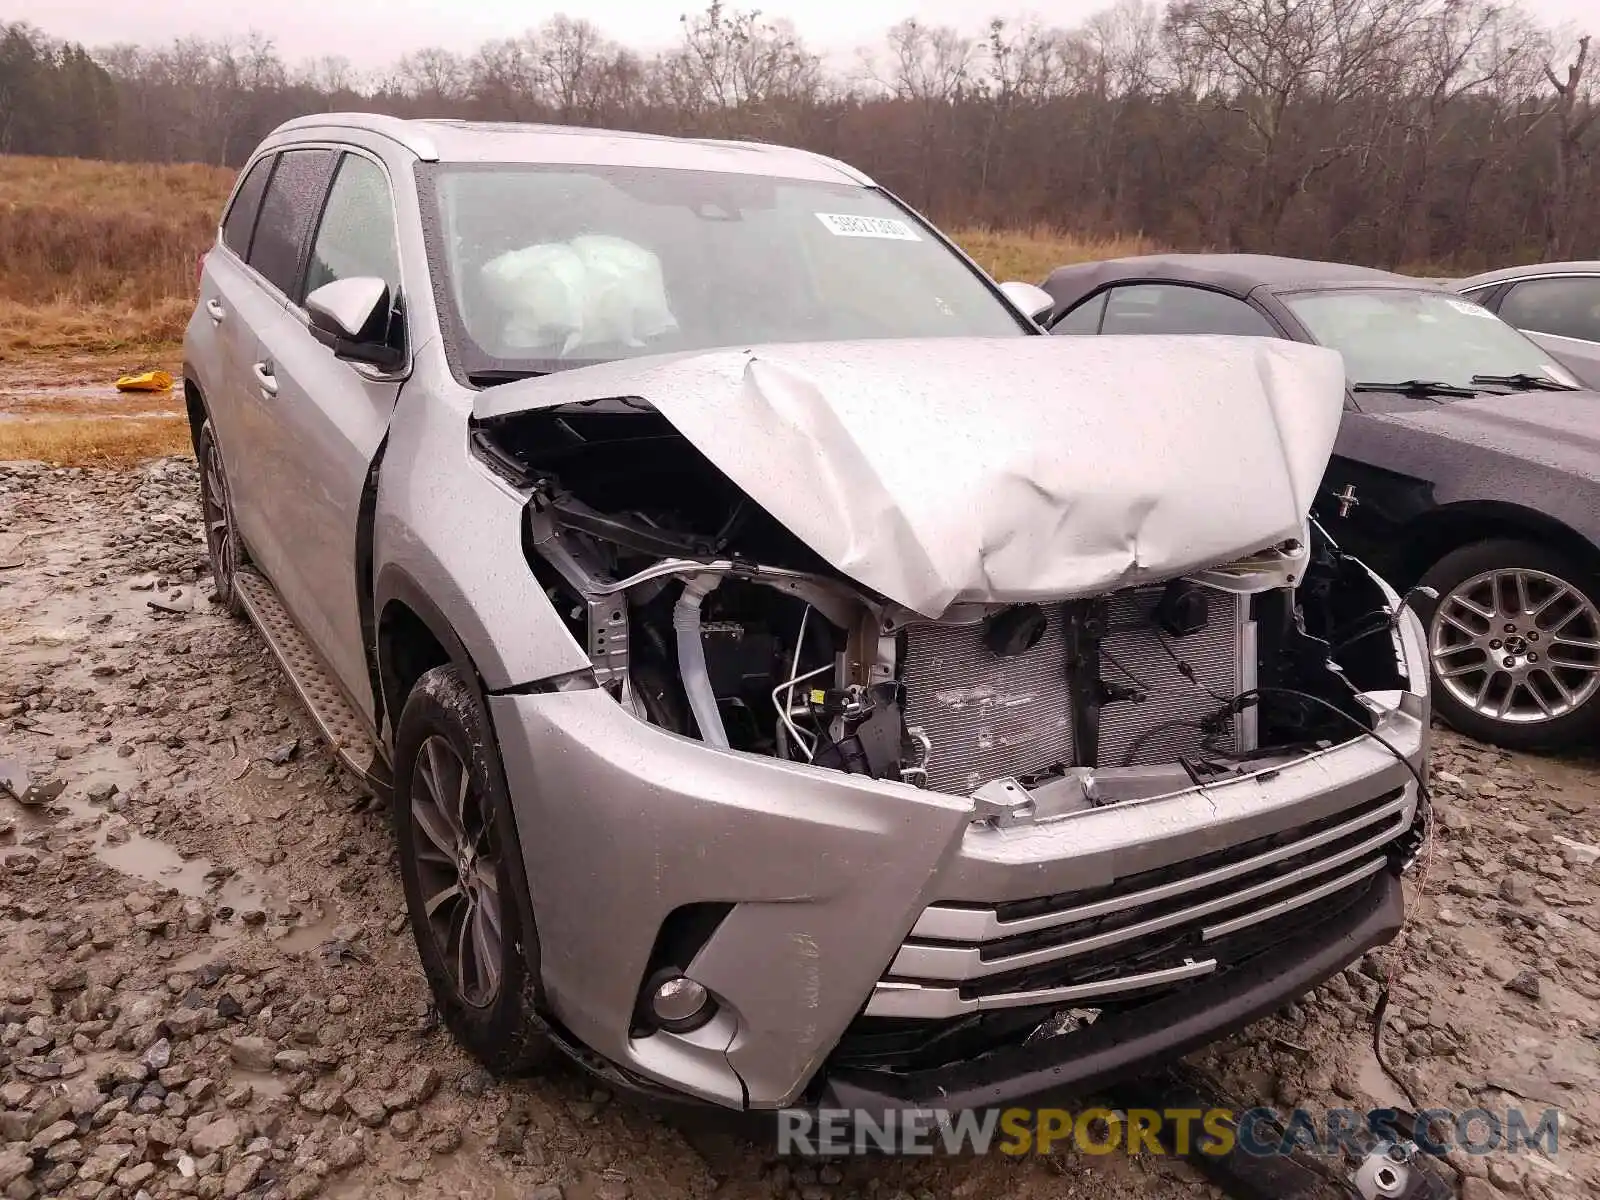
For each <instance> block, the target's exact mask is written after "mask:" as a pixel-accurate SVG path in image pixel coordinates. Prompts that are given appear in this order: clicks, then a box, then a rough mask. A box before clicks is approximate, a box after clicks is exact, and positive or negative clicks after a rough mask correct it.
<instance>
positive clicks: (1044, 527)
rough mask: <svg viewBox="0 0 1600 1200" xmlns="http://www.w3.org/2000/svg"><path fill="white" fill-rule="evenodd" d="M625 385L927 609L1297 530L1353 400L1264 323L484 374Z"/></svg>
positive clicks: (1047, 591)
mask: <svg viewBox="0 0 1600 1200" xmlns="http://www.w3.org/2000/svg"><path fill="white" fill-rule="evenodd" d="M613 397H631V398H637V399H641V400H644V401H646V402H648V403H649V404H650V405H652V406H653V407H654V408H656V409H657V410H658V411H659V412H660V413H661V414H662V415H663V416H664V417H665V418H666V419H667V420H668V421H670V422H671V423H672V424H673V425H674V426H675V427H676V428H677V429H678V430H679V431H680V432H681V433H682V434H683V435H684V437H686V438H687V439H688V440H689V441H690V442H691V443H693V444H694V446H695V447H696V448H697V449H698V450H699V451H700V452H701V453H702V454H704V455H705V456H706V457H707V458H708V459H710V460H711V462H712V463H714V464H715V465H716V466H717V468H718V469H719V470H721V471H722V472H723V473H724V474H726V475H727V476H728V477H729V478H730V479H731V480H732V481H733V482H734V483H736V484H737V485H738V486H739V487H740V488H742V489H743V490H744V491H745V492H746V493H747V494H748V495H749V496H750V497H751V498H752V499H753V500H755V501H756V502H758V503H759V504H761V505H762V506H763V507H764V508H766V509H767V511H769V512H770V513H772V515H773V516H774V517H776V518H777V519H778V520H779V521H781V522H783V524H784V525H786V526H787V527H788V528H789V529H790V530H791V531H792V532H793V533H794V534H795V535H796V536H798V537H799V538H800V539H801V540H803V541H804V542H806V543H807V544H808V545H809V546H811V548H812V549H814V550H815V551H816V552H817V553H818V554H820V555H821V556H822V557H823V558H824V559H826V560H827V561H828V562H830V563H832V564H833V565H834V566H835V567H837V568H838V569H839V570H840V571H842V572H844V573H845V574H847V575H849V576H850V577H852V578H854V579H855V580H857V581H858V582H860V583H862V584H864V585H865V586H867V587H870V588H872V589H874V590H876V591H877V592H879V593H880V594H882V595H884V596H886V597H888V598H889V599H891V600H894V601H898V602H899V603H901V604H904V605H905V606H907V607H908V608H911V609H914V610H915V611H917V612H919V613H922V614H923V615H925V616H928V617H936V616H938V615H939V614H941V613H942V612H943V611H944V610H945V609H946V608H947V607H948V606H949V605H950V604H951V603H954V602H958V601H968V602H990V603H996V602H1004V603H1014V602H1019V601H1025V600H1048V599H1069V598H1073V597H1081V596H1090V595H1096V594H1099V593H1103V592H1107V591H1111V590H1114V589H1117V588H1121V587H1125V586H1130V585H1134V584H1138V583H1142V582H1149V581H1155V580H1162V579H1171V578H1174V577H1176V576H1179V575H1182V574H1185V573H1188V572H1191V571H1195V570H1199V569H1201V568H1204V567H1210V566H1215V565H1217V564H1220V563H1222V562H1225V561H1228V560H1230V559H1233V558H1236V557H1238V556H1241V555H1244V554H1249V553H1253V552H1254V551H1257V550H1260V549H1263V548H1265V547H1267V546H1271V545H1273V544H1275V543H1278V542H1281V541H1284V540H1287V539H1290V538H1299V537H1301V536H1302V534H1303V530H1304V521H1305V517H1306V513H1307V512H1308V510H1309V509H1310V507H1311V502H1312V498H1313V496H1314V495H1315V492H1316V488H1317V484H1318V482H1319V480H1320V479H1321V477H1322V473H1323V471H1324V470H1325V468H1326V467H1327V462H1328V456H1329V454H1330V453H1331V451H1332V447H1333V442H1334V437H1335V434H1336V432H1337V430H1338V426H1339V419H1340V415H1341V412H1342V409H1343V401H1344V370H1343V365H1342V362H1341V360H1340V358H1339V356H1338V355H1337V354H1336V353H1334V352H1332V351H1329V350H1324V349H1320V348H1317V347H1312V346H1303V345H1297V344H1294V343H1291V342H1286V341H1274V340H1270V339H1266V338H1237V339H1235V338H1221V337H1196V336H1183V337H1155V336H1140V337H1126V338H1118V337H1099V338H1065V337H1017V338H934V339H916V340H910V339H906V340H884V341H852V342H836V343H806V344H784V345H773V346H760V347H754V348H750V349H739V350H718V351H712V352H706V353H697V354H686V355H671V356H663V357H658V358H650V359H635V360H624V361H620V362H615V363H607V364H603V365H600V366H595V367H585V368H579V369H577V370H572V371H566V372H560V373H557V374H553V375H549V376H545V377H543V378H540V379H533V380H528V381H525V382H521V383H515V384H509V385H506V386H503V387H498V388H494V389H491V390H489V391H486V392H484V393H483V394H481V395H480V396H479V397H478V398H477V402H476V405H475V408H474V415H475V416H476V417H478V418H484V419H487V418H492V417H496V416H504V415H507V414H509V413H514V412H520V411H527V410H530V409H538V408H547V407H552V406H555V405H559V404H570V403H574V402H577V401H584V400H595V399H605V398H613Z"/></svg>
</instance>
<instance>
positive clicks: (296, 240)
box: [250, 150, 335, 300]
mask: <svg viewBox="0 0 1600 1200" xmlns="http://www.w3.org/2000/svg"><path fill="white" fill-rule="evenodd" d="M334 158H335V154H334V152H333V151H332V150H285V151H284V152H283V153H282V154H280V155H278V167H277V170H275V171H273V172H272V179H271V180H270V181H269V182H268V184H267V191H266V195H265V196H263V197H262V200H261V218H260V220H258V221H257V222H256V235H255V237H254V238H253V239H252V240H251V242H250V265H251V266H252V267H254V268H255V269H256V270H257V271H259V272H261V275H262V277H263V278H265V279H266V280H267V281H268V282H269V283H271V284H272V285H273V286H274V287H276V288H277V289H278V290H279V291H280V292H282V293H283V294H284V295H285V296H288V297H289V298H290V299H291V300H298V299H299V298H300V297H299V295H298V294H297V293H298V290H299V283H300V264H301V263H302V262H303V261H304V260H305V250H306V241H307V239H308V238H309V237H310V235H311V227H312V226H313V225H315V224H316V221H317V211H318V210H319V209H320V208H321V207H322V197H323V195H324V194H325V193H326V192H327V190H328V177H329V176H330V175H331V174H333V163H334Z"/></svg>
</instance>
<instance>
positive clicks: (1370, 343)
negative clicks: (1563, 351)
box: [1281, 289, 1574, 390]
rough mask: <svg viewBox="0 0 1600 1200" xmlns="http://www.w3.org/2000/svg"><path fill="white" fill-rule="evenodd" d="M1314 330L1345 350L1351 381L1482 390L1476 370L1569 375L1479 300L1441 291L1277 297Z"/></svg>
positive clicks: (1561, 379) (1561, 378) (1565, 379)
mask: <svg viewBox="0 0 1600 1200" xmlns="http://www.w3.org/2000/svg"><path fill="white" fill-rule="evenodd" d="M1281 299H1282V300H1283V302H1284V304H1286V305H1287V306H1288V307H1289V309H1290V311H1292V312H1293V313H1294V315H1295V316H1296V317H1298V318H1299V319H1300V323H1301V324H1302V325H1304V326H1305V327H1306V329H1307V330H1308V331H1309V332H1310V334H1311V336H1312V337H1313V338H1315V339H1316V340H1317V341H1318V342H1320V343H1321V344H1322V345H1324V346H1327V347H1329V348H1330V349H1333V350H1337V351H1339V353H1340V354H1341V355H1343V356H1344V369H1345V374H1346V375H1347V376H1348V377H1349V380H1350V382H1351V384H1353V385H1360V384H1374V383H1403V382H1406V381H1409V380H1427V381H1430V382H1434V383H1443V384H1448V385H1451V386H1454V387H1460V388H1472V389H1477V390H1484V389H1482V388H1481V387H1480V385H1479V384H1478V383H1475V382H1474V377H1475V376H1485V375H1491V376H1508V375H1533V376H1542V377H1544V378H1546V379H1550V380H1554V381H1555V382H1557V383H1567V384H1570V383H1572V382H1574V381H1573V379H1572V376H1571V375H1570V374H1569V373H1568V372H1567V371H1566V370H1564V369H1563V368H1562V367H1561V366H1560V365H1559V364H1558V363H1556V361H1555V360H1554V359H1552V358H1551V357H1550V356H1549V355H1548V354H1546V353H1545V352H1544V350H1543V349H1541V348H1540V347H1539V346H1537V345H1535V344H1534V343H1533V342H1532V341H1530V340H1529V339H1528V338H1526V337H1524V336H1523V335H1522V334H1520V333H1518V332H1517V331H1516V330H1515V329H1513V328H1512V327H1511V326H1509V325H1507V324H1506V323H1505V322H1504V321H1502V320H1501V319H1500V318H1499V317H1497V316H1495V315H1494V314H1493V313H1492V312H1490V311H1489V310H1488V309H1486V308H1484V307H1483V306H1482V305H1479V304H1474V303H1473V302H1472V301H1471V300H1465V299H1463V298H1461V297H1460V296H1447V295H1443V294H1441V293H1438V292H1425V291H1420V290H1419V291H1414V292H1413V291H1403V290H1394V289H1382V290H1380V289H1373V290H1370V291H1359V290H1354V289H1352V290H1341V291H1333V292H1301V293H1298V294H1293V295H1285V296H1282V297H1281Z"/></svg>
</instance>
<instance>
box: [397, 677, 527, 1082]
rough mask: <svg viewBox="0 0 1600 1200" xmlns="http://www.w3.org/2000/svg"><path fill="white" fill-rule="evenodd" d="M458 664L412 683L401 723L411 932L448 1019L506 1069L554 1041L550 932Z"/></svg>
mask: <svg viewBox="0 0 1600 1200" xmlns="http://www.w3.org/2000/svg"><path fill="white" fill-rule="evenodd" d="M487 725H488V722H487V720H486V719H485V717H484V714H483V710H482V708H481V706H480V705H479V703H478V698H477V694H476V692H475V690H474V689H473V688H472V687H471V686H470V685H469V684H468V683H467V681H466V680H465V679H464V678H463V676H462V673H461V671H460V670H459V669H458V668H457V667H455V666H443V667H435V668H434V669H433V670H431V671H428V672H426V673H425V674H424V675H423V676H422V678H421V679H419V680H418V681H417V683H416V686H415V687H413V688H412V689H411V695H410V696H409V697H408V698H407V700H406V703H405V708H404V709H403V711H402V712H401V714H400V722H399V725H398V727H397V729H396V732H395V783H394V827H395V836H396V840H397V842H398V844H399V851H400V876H401V882H402V884H403V886H404V889H405V895H406V908H407V909H408V910H409V912H410V916H411V931H412V934H413V936H414V937H415V939H416V944H417V954H418V955H419V957H420V958H421V959H422V970H423V973H424V974H425V975H426V976H427V978H428V984H429V986H430V987H431V988H432V990H433V996H434V1002H435V1004H436V1005H437V1006H438V1009H439V1015H440V1018H441V1019H442V1020H443V1022H444V1024H445V1027H446V1028H447V1029H449V1030H450V1032H451V1033H452V1034H453V1035H454V1036H455V1038H456V1040H457V1041H459V1042H460V1043H461V1044H462V1045H463V1046H464V1047H465V1048H466V1049H467V1050H468V1052H469V1053H471V1054H472V1055H473V1056H474V1057H475V1058H477V1059H478V1060H479V1061H480V1062H482V1063H483V1064H484V1066H486V1067H487V1068H488V1069H489V1070H490V1071H492V1072H493V1073H495V1074H496V1075H502V1076H505V1075H516V1074H520V1073H523V1072H525V1071H528V1070H529V1069H531V1068H532V1067H534V1066H535V1065H537V1064H538V1063H539V1062H541V1061H542V1060H543V1059H544V1058H545V1057H546V1056H547V1055H548V1054H549V1051H550V1041H549V1038H548V1036H547V1034H546V1032H545V1026H544V1022H543V1021H541V1020H540V1018H539V1015H538V1013H539V1008H540V995H539V941H538V936H537V933H536V932H535V930H534V928H533V906H532V903H531V901H530V900H529V898H528V885H527V876H526V874H525V869H524V867H523V861H522V851H521V848H520V846H519V844H518V841H517V834H516V827H515V824H514V822H513V819H512V813H511V803H510V799H509V797H508V795H507V793H506V788H505V782H504V776H503V774H502V772H501V770H500V764H499V762H498V761H497V760H496V759H495V758H494V753H495V752H494V749H493V746H494V740H493V738H492V737H491V736H490V734H489V730H488V728H487Z"/></svg>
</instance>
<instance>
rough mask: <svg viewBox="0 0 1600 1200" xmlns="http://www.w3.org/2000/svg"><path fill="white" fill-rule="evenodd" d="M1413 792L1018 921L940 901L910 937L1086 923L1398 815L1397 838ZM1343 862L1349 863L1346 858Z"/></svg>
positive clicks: (965, 938) (989, 934)
mask: <svg viewBox="0 0 1600 1200" xmlns="http://www.w3.org/2000/svg"><path fill="white" fill-rule="evenodd" d="M1411 791H1412V788H1411V785H1407V787H1406V788H1405V789H1404V790H1402V791H1401V793H1400V794H1399V795H1398V796H1396V797H1395V798H1394V799H1393V800H1391V801H1390V802H1389V803H1387V804H1384V805H1382V806H1381V807H1378V808H1375V809H1372V810H1371V811H1370V812H1365V813H1362V814H1361V815H1360V816H1358V817H1354V818H1352V819H1350V820H1348V821H1344V822H1341V823H1340V824H1338V825H1334V826H1332V827H1330V828H1328V829H1324V830H1322V831H1320V832H1318V833H1314V834H1311V835H1310V836H1309V837H1304V838H1300V839H1299V840H1298V841H1293V842H1289V843H1288V844H1286V845H1283V846H1279V847H1277V848H1276V849H1273V850H1267V851H1264V852H1262V853H1261V854H1256V855H1252V856H1251V857H1249V858H1244V859H1240V860H1239V861H1238V862H1233V863H1227V864H1225V865H1223V866H1220V867H1214V868H1212V869H1211V870H1209V871H1202V872H1200V873H1199V874H1197V875H1188V876H1185V877H1184V878H1182V879H1175V880H1173V881H1172V882H1171V883H1163V884H1160V885H1158V886H1156V887H1151V888H1145V889H1143V890H1142V891H1137V892H1128V893H1126V894H1124V895H1120V896H1109V897H1107V898H1106V899H1104V900H1097V901H1095V902H1094V903H1092V904H1082V905H1079V906H1077V907H1076V908H1064V909H1060V910H1058V911H1056V912H1046V913H1039V914H1038V915H1037V916H1032V917H1023V918H1021V919H1020V920H1015V921H1002V920H1001V919H1000V917H999V915H998V914H997V913H996V912H995V911H994V910H993V909H988V908H951V907H946V906H941V905H937V904H933V905H929V906H928V907H927V908H926V909H925V910H923V913H922V916H921V917H919V918H918V919H917V923H916V925H914V926H913V927H912V930H911V936H912V937H914V938H928V939H931V940H937V941H945V942H992V941H996V940H998V939H1000V938H1005V937H1013V936H1015V935H1017V934H1020V933H1032V932H1034V931H1036V930H1039V929H1049V928H1051V927H1053V926H1056V925H1071V924H1074V923H1075V922H1078V921H1088V920H1092V919H1094V918H1095V917H1103V916H1106V915H1108V914H1110V913H1116V912H1124V911H1126V910H1127V909H1130V908H1139V907H1142V906H1143V905H1146V904H1155V903H1158V902H1160V901H1163V900H1170V899H1172V898H1173V897H1175V896H1181V895H1183V894H1184V893H1186V892H1192V891H1198V890H1199V889H1201V888H1206V887H1210V886H1212V885H1214V884H1218V883H1224V882H1226V881H1227V880H1229V879H1236V878H1238V877H1239V876H1241V875H1248V874H1250V873H1251V872H1252V871H1259V870H1261V869H1263V868H1264V867H1270V866H1272V865H1273V864H1274V863H1279V862H1283V861H1284V860H1285V859H1290V858H1295V857H1298V856H1299V855H1301V854H1306V853H1309V852H1310V851H1312V850H1315V849H1317V847H1319V846H1326V845H1328V844H1329V843H1330V842H1336V841H1338V840H1339V839H1341V838H1345V837H1348V836H1350V835H1351V834H1352V833H1356V832H1358V831H1359V830H1361V829H1364V828H1366V827H1367V826H1368V825H1373V824H1376V823H1377V822H1379V821H1382V820H1384V819H1386V818H1388V817H1393V816H1396V815H1398V816H1400V817H1401V818H1402V819H1401V820H1399V821H1396V822H1394V823H1392V825H1391V826H1390V827H1389V828H1388V829H1387V831H1386V832H1385V833H1384V834H1383V837H1384V838H1390V837H1398V836H1399V835H1400V834H1401V833H1403V832H1405V828H1406V825H1407V824H1408V823H1409V816H1410V809H1411V803H1412V797H1411ZM1342 861H1348V859H1346V860H1342ZM1180 865H1181V864H1180ZM1327 865H1337V864H1327ZM1311 869H1312V870H1316V869H1319V868H1315V867H1314V868H1311ZM1286 881H1292V877H1286Z"/></svg>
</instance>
